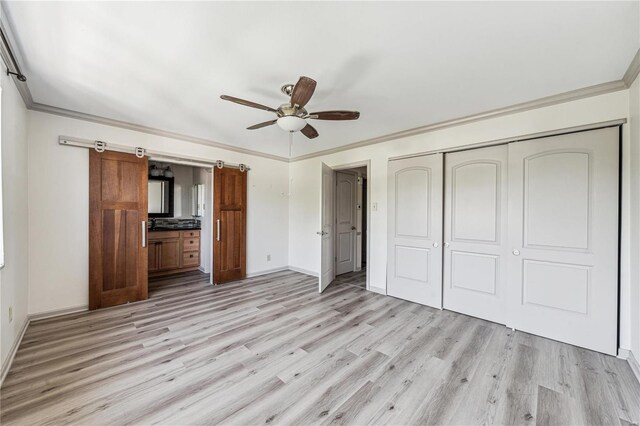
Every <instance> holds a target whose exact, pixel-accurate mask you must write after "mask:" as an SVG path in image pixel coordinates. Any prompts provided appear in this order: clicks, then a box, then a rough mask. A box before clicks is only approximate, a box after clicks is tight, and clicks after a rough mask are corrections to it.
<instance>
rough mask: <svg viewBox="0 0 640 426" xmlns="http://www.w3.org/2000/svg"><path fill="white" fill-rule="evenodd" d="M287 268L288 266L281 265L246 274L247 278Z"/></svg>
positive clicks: (286, 269)
mask: <svg viewBox="0 0 640 426" xmlns="http://www.w3.org/2000/svg"><path fill="white" fill-rule="evenodd" d="M288 270H289V268H288V267H286V266H283V267H281V268H273V269H265V270H264V271H259V272H251V273H248V274H247V278H251V277H257V276H260V275H267V274H273V273H275V272H282V271H288Z"/></svg>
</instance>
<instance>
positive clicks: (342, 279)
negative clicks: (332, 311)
mask: <svg viewBox="0 0 640 426" xmlns="http://www.w3.org/2000/svg"><path fill="white" fill-rule="evenodd" d="M342 284H347V285H355V286H357V287H361V288H367V269H366V268H364V267H363V268H362V269H361V270H359V271H355V272H347V273H346V274H342V275H338V276H337V277H336V278H335V280H333V283H332V285H342Z"/></svg>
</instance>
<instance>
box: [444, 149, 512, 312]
mask: <svg viewBox="0 0 640 426" xmlns="http://www.w3.org/2000/svg"><path fill="white" fill-rule="evenodd" d="M444 161H445V178H444V179H445V196H444V198H445V207H444V222H445V224H444V241H445V248H444V263H443V266H444V270H443V274H444V286H443V306H444V308H445V309H449V310H452V311H456V312H461V313H464V314H468V315H472V316H474V317H478V318H483V319H487V320H489V321H494V322H497V323H501V324H505V323H506V313H507V312H506V311H507V309H506V308H507V306H506V278H507V265H506V262H507V253H508V244H507V243H508V241H507V193H508V180H507V177H508V171H507V169H508V154H507V146H506V145H502V146H495V147H490V148H480V149H473V150H469V151H461V152H454V153H450V154H446V155H445V160H444Z"/></svg>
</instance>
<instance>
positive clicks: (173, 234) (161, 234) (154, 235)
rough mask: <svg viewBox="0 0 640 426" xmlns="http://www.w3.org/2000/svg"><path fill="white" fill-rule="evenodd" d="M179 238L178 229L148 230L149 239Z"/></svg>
mask: <svg viewBox="0 0 640 426" xmlns="http://www.w3.org/2000/svg"><path fill="white" fill-rule="evenodd" d="M167 238H180V231H149V241H152V240H164V239H167Z"/></svg>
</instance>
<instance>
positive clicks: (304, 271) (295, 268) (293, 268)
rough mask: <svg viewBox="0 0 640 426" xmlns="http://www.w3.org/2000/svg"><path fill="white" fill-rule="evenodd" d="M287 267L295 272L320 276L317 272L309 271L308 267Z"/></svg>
mask: <svg viewBox="0 0 640 426" xmlns="http://www.w3.org/2000/svg"><path fill="white" fill-rule="evenodd" d="M287 269H289V270H291V271H294V272H300V273H301V274H305V275H311V276H312V277H318V273H317V272H313V271H309V270H308V269H303V268H298V267H296V266H291V265H289V266H288V268H287Z"/></svg>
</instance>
